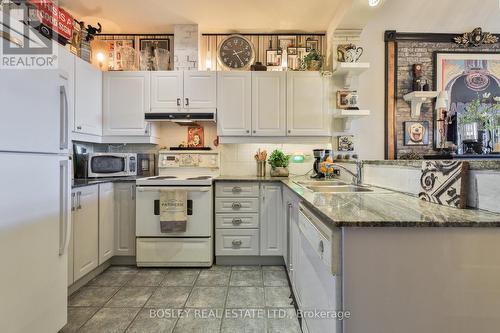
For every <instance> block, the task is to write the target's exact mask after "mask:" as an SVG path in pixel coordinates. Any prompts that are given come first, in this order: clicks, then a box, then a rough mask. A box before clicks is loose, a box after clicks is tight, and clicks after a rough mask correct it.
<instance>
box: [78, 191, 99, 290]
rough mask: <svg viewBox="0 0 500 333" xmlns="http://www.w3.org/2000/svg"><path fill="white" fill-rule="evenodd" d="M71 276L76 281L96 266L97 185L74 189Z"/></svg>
mask: <svg viewBox="0 0 500 333" xmlns="http://www.w3.org/2000/svg"><path fill="white" fill-rule="evenodd" d="M74 193H75V210H74V211H73V242H74V250H73V251H74V253H73V255H74V259H73V265H74V269H73V272H74V273H73V276H74V280H75V281H77V280H78V279H80V278H81V277H83V276H84V275H85V274H87V273H89V272H91V271H92V270H93V269H94V268H96V267H97V266H98V261H99V251H98V248H99V241H98V237H99V236H98V235H99V189H98V186H97V185H93V186H87V187H81V188H77V189H75V190H74Z"/></svg>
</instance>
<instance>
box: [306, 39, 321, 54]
mask: <svg viewBox="0 0 500 333" xmlns="http://www.w3.org/2000/svg"><path fill="white" fill-rule="evenodd" d="M318 46H319V41H318V40H317V39H310V38H308V39H307V40H306V50H307V52H311V51H312V50H318Z"/></svg>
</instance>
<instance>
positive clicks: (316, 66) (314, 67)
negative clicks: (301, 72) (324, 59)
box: [307, 60, 321, 71]
mask: <svg viewBox="0 0 500 333" xmlns="http://www.w3.org/2000/svg"><path fill="white" fill-rule="evenodd" d="M320 69H321V61H319V60H311V61H310V62H308V63H307V70H308V71H319V70H320Z"/></svg>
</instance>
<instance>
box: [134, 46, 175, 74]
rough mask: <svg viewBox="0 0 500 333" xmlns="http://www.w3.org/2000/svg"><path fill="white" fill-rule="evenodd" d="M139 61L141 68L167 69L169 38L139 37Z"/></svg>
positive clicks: (149, 69) (168, 67)
mask: <svg viewBox="0 0 500 333" xmlns="http://www.w3.org/2000/svg"><path fill="white" fill-rule="evenodd" d="M140 61H141V70H146V71H159V70H169V69H170V39H168V38H167V39H141V40H140Z"/></svg>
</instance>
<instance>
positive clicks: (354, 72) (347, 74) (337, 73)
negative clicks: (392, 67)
mask: <svg viewBox="0 0 500 333" xmlns="http://www.w3.org/2000/svg"><path fill="white" fill-rule="evenodd" d="M368 69H370V63H368V62H339V63H337V66H336V67H335V69H334V70H333V76H334V77H341V78H342V80H343V81H344V88H350V87H351V85H352V81H353V78H357V77H358V76H359V75H360V74H362V73H363V72H365V71H367V70H368Z"/></svg>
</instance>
